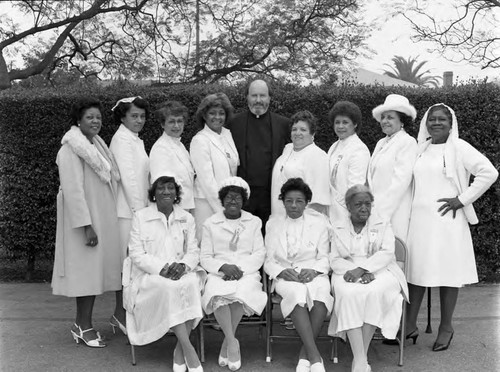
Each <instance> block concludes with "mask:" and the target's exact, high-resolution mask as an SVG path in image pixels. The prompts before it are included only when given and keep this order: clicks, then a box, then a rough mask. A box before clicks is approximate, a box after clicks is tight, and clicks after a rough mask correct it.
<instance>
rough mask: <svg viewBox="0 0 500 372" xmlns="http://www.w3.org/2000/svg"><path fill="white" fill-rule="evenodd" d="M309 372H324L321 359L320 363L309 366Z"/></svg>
mask: <svg viewBox="0 0 500 372" xmlns="http://www.w3.org/2000/svg"><path fill="white" fill-rule="evenodd" d="M311 372H326V371H325V365H324V364H323V359H321V362H316V363H314V364H311Z"/></svg>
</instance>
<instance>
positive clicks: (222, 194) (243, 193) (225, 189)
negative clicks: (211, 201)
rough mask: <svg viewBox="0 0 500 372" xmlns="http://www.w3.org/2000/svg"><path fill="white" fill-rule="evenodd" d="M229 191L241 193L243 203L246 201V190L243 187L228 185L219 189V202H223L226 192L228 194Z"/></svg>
mask: <svg viewBox="0 0 500 372" xmlns="http://www.w3.org/2000/svg"><path fill="white" fill-rule="evenodd" d="M230 191H233V192H237V193H239V194H240V195H241V197H242V199H243V205H245V204H246V203H247V201H248V193H247V190H245V189H244V188H243V187H240V186H236V185H229V186H224V187H222V188H221V189H220V190H219V200H220V202H221V204H224V199H225V198H226V196H227V194H229V192H230Z"/></svg>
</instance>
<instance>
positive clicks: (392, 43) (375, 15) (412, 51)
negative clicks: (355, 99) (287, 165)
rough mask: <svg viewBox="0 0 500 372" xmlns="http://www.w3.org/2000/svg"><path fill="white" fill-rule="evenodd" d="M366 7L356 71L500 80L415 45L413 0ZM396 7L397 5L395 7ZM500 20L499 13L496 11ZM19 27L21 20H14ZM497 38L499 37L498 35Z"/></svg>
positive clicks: (441, 0) (384, 0)
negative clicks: (409, 15) (399, 70)
mask: <svg viewBox="0 0 500 372" xmlns="http://www.w3.org/2000/svg"><path fill="white" fill-rule="evenodd" d="M359 1H360V2H362V3H364V4H365V15H364V18H365V19H366V21H368V22H373V23H374V25H375V27H374V28H373V29H372V32H371V34H370V37H369V38H368V39H367V40H366V44H367V46H368V47H369V48H370V49H371V50H372V51H373V54H371V55H370V57H368V58H366V57H363V58H359V59H358V60H357V63H358V64H359V67H362V68H365V69H367V70H370V71H373V72H377V73H383V71H384V70H385V69H390V68H389V67H388V66H386V65H385V64H389V65H392V62H391V59H392V58H393V57H394V56H395V55H401V56H403V57H405V58H408V57H418V60H419V61H424V60H426V61H428V63H427V64H426V65H425V68H426V69H430V73H431V74H432V75H439V76H443V72H444V71H453V73H454V74H453V81H454V82H456V81H467V80H468V79H469V78H484V77H486V76H488V77H489V80H500V69H493V68H489V69H486V70H481V69H480V67H478V66H472V65H470V64H468V63H467V62H461V63H453V62H450V61H448V60H446V59H445V58H444V57H442V56H441V55H440V54H439V53H438V52H431V51H429V49H430V47H432V44H430V43H424V42H418V43H414V42H413V41H412V40H411V36H412V35H413V34H414V32H413V30H412V29H411V26H410V24H409V22H408V21H407V20H406V19H405V18H404V17H403V16H402V15H394V14H393V13H394V9H396V8H397V7H398V6H400V7H403V8H404V7H405V6H408V5H409V4H413V1H415V0H377V1H375V0H359ZM460 1H462V0H453V2H452V1H449V0H433V1H431V0H419V4H427V5H426V6H427V10H428V12H429V13H431V14H441V15H453V14H454V12H455V9H454V6H453V5H451V4H453V3H457V2H460ZM396 4H397V5H396ZM11 11H12V8H10V6H9V3H8V2H3V1H2V3H1V5H0V14H2V13H4V14H5V13H7V12H9V15H12V13H10V12H11ZM498 13H499V14H498V15H499V17H500V9H498ZM16 20H17V21H18V22H20V23H22V18H20V17H16ZM499 36H500V35H499Z"/></svg>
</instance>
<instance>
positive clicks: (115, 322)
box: [109, 315, 127, 336]
mask: <svg viewBox="0 0 500 372" xmlns="http://www.w3.org/2000/svg"><path fill="white" fill-rule="evenodd" d="M109 325H110V326H111V328H112V329H113V334H114V335H115V334H116V331H115V328H116V327H118V328H120V331H122V332H123V334H124V335H125V336H126V335H127V327H125V326H124V325H123V324H122V323H121V322H120V321H119V320H118V319H117V318H116V316H114V315H113V316H112V317H111V318H110V319H109Z"/></svg>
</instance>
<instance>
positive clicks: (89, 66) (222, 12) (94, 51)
mask: <svg viewBox="0 0 500 372" xmlns="http://www.w3.org/2000/svg"><path fill="white" fill-rule="evenodd" d="M359 1H360V0H295V1H289V0H273V1H271V0H246V1H232V0H218V1H216V0H184V1H182V0H68V1H64V2H62V1H56V0H45V1H35V0H23V1H16V2H13V3H12V7H14V9H15V10H16V11H18V12H20V13H21V14H23V15H24V16H25V19H26V20H28V19H30V20H31V22H30V24H29V25H28V26H26V25H23V26H24V27H25V28H24V29H22V28H21V26H20V25H19V24H16V23H15V22H14V21H13V20H12V19H11V18H9V17H8V16H7V15H4V16H2V17H1V18H0V38H1V41H0V89H5V88H8V87H10V86H11V84H12V81H14V80H17V79H26V78H28V77H30V76H35V75H39V74H43V75H45V77H46V80H47V81H53V79H52V74H53V73H54V71H57V70H58V69H59V70H60V69H65V70H66V71H70V72H77V73H79V74H80V75H81V76H84V77H88V76H96V77H98V78H101V79H102V78H124V77H126V78H153V79H156V80H158V81H159V82H165V83H170V84H172V83H196V82H215V81H219V80H221V79H224V78H231V79H232V80H233V79H238V78H240V77H242V75H244V74H246V73H264V74H267V75H271V76H284V75H287V76H293V77H294V78H308V79H314V78H316V79H319V80H321V78H322V77H323V76H330V75H332V74H335V73H336V72H338V71H339V70H341V69H345V68H346V67H347V66H350V64H351V63H353V61H354V60H355V58H356V57H357V56H358V55H359V49H360V47H362V46H363V45H364V44H363V41H364V39H365V37H366V36H367V32H368V27H367V25H365V23H364V21H362V17H361V15H360V14H361V9H360V6H359V4H358V2H359ZM197 29H199V32H198V34H199V36H200V37H199V42H198V43H196V34H197V32H196V31H197ZM197 46H198V47H197ZM19 57H22V60H23V61H24V63H22V64H19V63H18V62H17V61H18V60H19Z"/></svg>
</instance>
